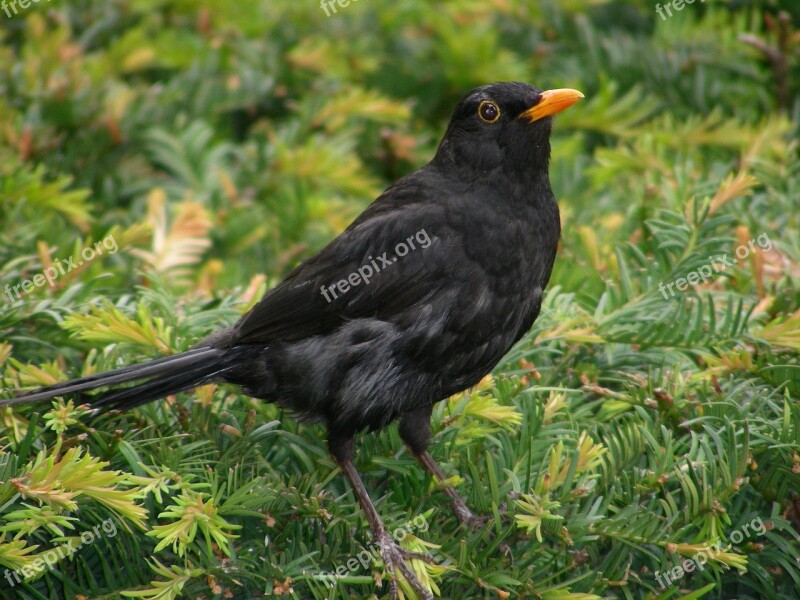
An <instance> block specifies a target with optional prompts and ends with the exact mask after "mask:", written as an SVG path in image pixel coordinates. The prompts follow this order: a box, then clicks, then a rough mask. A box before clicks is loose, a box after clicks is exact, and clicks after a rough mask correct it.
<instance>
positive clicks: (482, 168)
mask: <svg viewBox="0 0 800 600" xmlns="http://www.w3.org/2000/svg"><path fill="white" fill-rule="evenodd" d="M582 97H583V94H581V93H580V92H578V91H576V90H571V89H558V90H550V91H541V90H539V89H536V88H535V87H533V86H531V85H528V84H526V83H496V84H492V85H486V86H483V87H479V88H477V89H474V90H472V91H471V92H469V93H468V94H467V95H466V96H465V97H464V98H463V99H462V100H461V102H459V104H458V106H457V107H456V109H455V111H454V112H453V115H452V118H451V120H450V125H449V127H448V129H447V132H446V133H445V136H444V138H443V139H442V142H441V144H440V145H439V148H438V151H437V152H436V155H435V156H434V158H433V160H431V162H430V163H428V164H427V165H425V166H424V167H422V168H421V169H419V170H418V171H416V172H414V173H412V174H410V175H407V176H406V177H403V178H402V179H400V180H399V181H397V183H395V184H394V185H393V186H391V187H390V188H389V189H387V190H386V191H385V192H384V193H383V194H382V195H381V196H380V197H379V198H378V199H377V200H375V202H373V203H372V204H371V205H370V206H369V207H368V208H367V209H366V210H365V211H364V212H363V213H362V214H361V215H360V216H359V217H358V218H357V219H356V220H355V221H354V222H353V223H352V224H351V225H350V226H349V227H348V228H347V229H346V230H345V231H344V232H343V233H342V234H341V235H340V236H339V237H337V238H336V239H334V240H333V241H332V242H331V243H330V244H328V245H327V246H326V247H325V248H324V249H323V250H322V251H320V252H319V253H318V254H316V255H315V256H313V257H311V258H309V259H308V260H306V261H305V262H303V263H302V264H301V265H300V266H298V267H297V268H296V269H294V270H293V271H292V272H291V273H290V274H289V275H288V276H287V277H286V279H285V280H284V281H282V282H281V283H280V284H279V285H278V286H276V287H275V288H273V289H271V290H269V291H268V292H267V293H266V294H265V295H264V297H263V299H262V300H261V301H260V302H259V303H258V304H256V305H255V306H254V307H253V308H252V309H251V310H250V311H249V312H248V313H247V314H245V315H244V316H243V317H242V318H241V319H240V320H239V321H238V322H237V323H236V324H235V325H233V327H231V328H229V329H226V330H223V331H220V332H218V333H216V334H214V335H212V336H211V337H209V338H207V339H205V340H203V341H201V342H200V343H198V344H197V345H195V346H194V347H193V348H192V349H191V350H189V351H187V352H182V353H180V354H176V355H174V356H168V357H164V358H160V359H157V360H153V361H150V362H147V363H144V364H141V365H134V366H129V367H125V368H122V369H117V370H115V371H110V372H108V373H102V374H98V375H92V376H90V377H83V378H81V379H75V380H72V381H68V382H65V383H61V384H58V385H54V386H51V387H47V388H43V389H40V390H37V391H34V392H32V393H30V394H27V395H23V396H20V397H17V398H14V399H11V400H4V401H0V406H3V405H7V404H17V403H24V402H34V401H40V400H45V399H48V398H52V397H54V396H63V395H65V394H71V393H76V392H85V391H86V390H92V389H95V388H100V387H112V388H114V389H113V390H111V391H109V392H107V393H105V394H104V395H99V396H91V397H86V400H88V401H89V402H90V403H91V405H92V407H93V408H95V409H98V410H100V411H106V410H112V409H121V410H126V409H130V408H133V407H135V406H139V405H142V404H145V403H147V402H151V401H152V400H156V399H158V398H163V397H165V396H168V395H170V394H175V393H177V392H182V391H186V390H190V389H192V388H194V387H197V386H200V385H204V384H208V383H211V382H222V383H232V384H236V385H239V386H241V388H242V389H243V390H244V392H245V393H247V394H249V395H250V396H253V397H255V398H260V399H263V400H266V401H268V402H275V403H277V404H278V405H280V406H281V407H284V408H286V409H289V410H290V411H292V412H293V413H295V414H296V415H297V416H298V417H299V418H301V419H303V420H307V421H321V422H322V423H324V424H325V425H326V427H327V430H328V445H329V448H330V452H331V454H332V455H333V458H334V459H335V460H336V462H337V463H338V464H339V466H340V467H341V469H342V471H343V473H344V475H345V476H346V477H347V479H348V480H349V481H350V484H351V485H352V487H353V490H354V492H355V495H356V497H357V499H358V502H359V504H360V505H361V507H362V508H363V510H364V512H365V513H366V516H367V519H368V520H369V524H370V527H371V529H372V534H373V537H374V539H375V542H376V543H377V544H378V545H379V547H380V549H381V554H382V556H383V558H384V560H385V562H386V565H387V568H389V569H390V571H391V572H392V573H395V571H394V569H399V570H400V572H401V573H402V574H403V575H404V576H405V578H406V579H407V580H408V582H409V583H410V584H411V585H412V587H414V589H415V590H416V591H417V593H419V594H420V596H422V597H424V598H429V597H430V593H429V592H428V591H427V590H425V589H424V588H423V586H422V585H421V584H420V583H419V581H418V579H417V578H416V576H415V575H414V573H413V571H412V570H411V569H410V567H409V566H408V565H407V564H406V562H405V560H404V559H405V558H406V557H408V553H407V552H406V551H404V550H403V549H402V548H400V547H399V546H398V545H397V544H395V542H394V541H393V540H392V538H391V536H390V535H389V533H388V532H387V530H386V527H385V526H384V524H383V522H382V520H381V518H380V516H379V515H378V513H377V511H376V510H375V507H374V506H373V504H372V502H371V500H370V498H369V495H368V494H367V491H366V489H365V487H364V484H363V483H362V481H361V478H360V477H359V474H358V472H357V471H356V469H355V466H354V464H353V455H354V450H355V444H354V436H355V434H356V433H357V432H359V431H362V430H365V429H369V430H375V429H380V428H382V427H385V426H386V425H388V424H389V423H390V422H392V421H394V420H395V419H399V421H400V422H399V431H400V435H401V437H402V439H403V441H404V442H405V444H406V445H407V446H408V448H409V449H410V450H411V452H412V453H413V455H414V456H415V457H416V458H417V460H418V461H419V462H420V464H421V465H422V466H423V467H424V468H425V469H426V470H427V471H429V472H430V473H431V474H432V475H433V476H434V477H436V478H437V479H440V480H441V479H443V478H444V475H443V473H442V471H441V470H440V469H439V467H438V466H437V464H436V463H435V462H434V460H433V458H432V457H431V456H430V454H428V451H427V448H428V442H429V439H430V435H431V433H430V416H431V412H432V410H433V405H434V404H435V403H436V402H439V401H441V400H444V399H445V398H448V397H449V396H451V395H453V394H455V393H457V392H460V391H462V390H464V389H467V388H469V387H471V386H473V385H475V384H476V383H478V381H480V379H481V378H482V377H484V376H485V375H486V374H488V373H489V372H490V371H491V370H492V369H493V368H494V366H495V365H497V363H498V362H499V361H500V359H501V358H502V357H503V355H504V354H505V353H506V352H507V351H508V350H509V349H510V348H511V346H512V345H513V344H514V343H515V342H516V341H517V340H519V339H520V338H521V337H522V336H523V335H524V334H525V332H526V331H528V329H529V328H530V327H531V325H532V324H533V321H534V319H536V317H537V315H538V313H539V308H540V306H541V303H542V293H543V290H544V288H545V286H546V285H547V282H548V280H549V278H550V272H551V270H552V267H553V261H554V260H555V256H556V248H557V245H558V240H559V236H560V231H561V226H560V221H559V213H558V207H557V205H556V202H555V198H554V197H553V192H552V190H551V189H550V181H549V178H548V162H549V159H550V130H551V123H552V118H551V115H553V114H555V113H557V112H559V111H561V110H564V109H565V108H567V107H569V106H571V105H572V104H574V103H575V102H576V101H577V100H578V99H579V98H582ZM367 267H369V268H367ZM129 382H134V383H135V384H136V385H133V386H132V387H122V388H120V387H119V384H123V383H129ZM446 491H447V494H448V495H449V497H450V498H451V502H452V505H453V509H454V511H455V513H456V515H457V516H458V518H459V519H460V520H461V521H462V522H464V521H469V520H470V519H471V518H472V515H471V513H470V511H469V509H468V508H467V507H466V505H465V504H464V502H463V501H462V500H461V498H460V497H459V495H458V494H457V493H456V491H455V490H453V489H447V490H446ZM393 590H394V588H393Z"/></svg>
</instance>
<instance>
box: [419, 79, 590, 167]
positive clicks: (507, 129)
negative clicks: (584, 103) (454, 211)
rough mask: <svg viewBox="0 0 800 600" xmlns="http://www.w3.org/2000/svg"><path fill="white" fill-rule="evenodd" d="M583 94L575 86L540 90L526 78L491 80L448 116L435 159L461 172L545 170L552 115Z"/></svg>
mask: <svg viewBox="0 0 800 600" xmlns="http://www.w3.org/2000/svg"><path fill="white" fill-rule="evenodd" d="M580 98H583V94H581V93H580V92H579V91H577V90H572V89H558V90H549V91H542V90H540V89H537V88H535V87H533V86H532V85H529V84H527V83H519V82H511V83H493V84H491V85H485V86H482V87H479V88H476V89H474V90H472V91H471V92H469V93H468V94H467V95H466V96H464V98H463V99H462V100H461V102H459V103H458V106H456V109H455V110H454V111H453V116H452V117H451V119H450V125H449V127H448V128H447V133H445V136H444V138H443V139H442V142H441V144H440V145H439V150H438V151H437V153H436V158H434V163H435V164H438V165H440V166H447V168H448V169H454V168H455V170H456V172H458V173H459V176H461V177H463V176H465V175H467V176H468V175H472V176H473V177H480V176H482V175H485V174H488V173H490V172H491V171H494V170H496V169H498V168H500V169H501V170H502V171H504V172H517V173H520V174H529V175H536V174H538V173H545V174H546V173H547V166H548V161H549V160H550V129H551V125H552V118H551V117H552V115H554V114H556V113H558V112H561V111H562V110H564V109H565V108H568V107H569V106H572V105H573V104H575V102H577V101H578V100H579V99H580Z"/></svg>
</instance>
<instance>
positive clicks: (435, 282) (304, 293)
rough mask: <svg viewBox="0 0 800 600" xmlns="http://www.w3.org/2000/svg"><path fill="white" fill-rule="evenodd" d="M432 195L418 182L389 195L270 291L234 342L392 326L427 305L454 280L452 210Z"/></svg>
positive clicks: (248, 316) (265, 341)
mask: <svg viewBox="0 0 800 600" xmlns="http://www.w3.org/2000/svg"><path fill="white" fill-rule="evenodd" d="M431 193H432V190H431V188H430V187H429V186H426V185H422V184H421V182H419V180H418V179H416V178H413V177H412V178H406V180H405V181H403V180H401V182H398V184H396V185H395V186H393V187H392V188H390V189H389V190H387V191H386V192H385V193H384V194H383V195H382V196H381V197H380V198H378V200H376V201H375V202H374V203H373V204H372V205H370V207H369V208H368V209H367V210H366V211H365V212H364V213H363V214H362V215H361V216H360V217H359V218H358V219H356V221H354V222H353V223H352V224H351V225H350V227H348V228H347V230H345V231H344V232H343V233H342V234H341V235H340V236H339V237H337V238H336V239H335V240H333V241H332V242H331V243H330V244H329V245H328V246H326V247H325V248H324V249H323V250H321V251H320V252H319V253H318V254H317V255H315V256H313V257H311V258H310V259H308V260H307V261H305V262H304V263H302V264H301V265H300V266H298V267H297V268H296V269H295V270H294V271H292V272H291V273H290V274H289V275H288V276H287V278H286V279H285V280H284V281H283V282H281V283H280V284H279V285H278V286H276V287H275V288H273V289H272V290H270V291H269V292H267V294H266V295H265V296H264V298H263V299H262V300H261V301H259V303H258V304H256V305H255V306H254V307H253V308H252V309H251V310H250V312H248V313H247V314H246V315H244V316H243V317H242V319H241V320H240V321H239V322H238V323H237V324H236V325H235V326H234V334H233V343H234V344H269V343H271V342H274V341H294V340H299V339H303V338H306V337H309V336H312V335H321V334H325V333H329V332H331V331H333V330H334V329H336V328H338V327H339V326H340V325H341V324H342V323H344V322H346V321H349V320H352V319H358V318H364V317H374V318H379V319H387V320H391V319H392V318H394V317H397V316H398V315H399V314H400V313H403V312H405V311H408V310H414V308H415V307H416V306H419V305H421V304H423V303H424V302H425V301H426V299H428V298H429V297H430V295H431V294H433V293H434V292H435V290H436V289H438V288H439V287H440V286H442V285H445V284H446V282H447V281H448V280H449V279H450V278H451V277H452V275H451V274H450V272H449V269H448V260H451V259H452V253H451V252H450V250H451V248H450V249H449V248H448V245H449V244H452V242H453V240H452V239H450V238H452V237H453V236H452V232H451V231H450V230H449V229H448V226H447V219H446V215H445V212H446V209H445V203H443V202H436V201H432V200H431V198H430V194H431ZM400 244H404V246H405V248H399V245H400ZM412 244H413V246H414V248H413V249H412V248H411V245H412ZM398 248H399V250H400V252H403V253H405V255H404V256H399V255H398ZM406 249H407V253H406V252H405V250H406ZM340 282H344V283H343V284H342V285H338V284H339V283H340ZM354 282H355V283H354ZM337 286H338V287H337ZM323 288H324V289H325V290H326V293H323ZM331 288H332V289H331ZM343 288H346V291H344V292H343V291H342V289H343Z"/></svg>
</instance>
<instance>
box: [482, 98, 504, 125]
mask: <svg viewBox="0 0 800 600" xmlns="http://www.w3.org/2000/svg"><path fill="white" fill-rule="evenodd" d="M478 116H479V117H480V119H481V121H483V122H484V123H495V122H496V121H497V119H499V118H500V108H499V107H498V106H497V104H495V103H494V102H491V101H489V100H484V101H483V102H481V103H480V105H479V106H478Z"/></svg>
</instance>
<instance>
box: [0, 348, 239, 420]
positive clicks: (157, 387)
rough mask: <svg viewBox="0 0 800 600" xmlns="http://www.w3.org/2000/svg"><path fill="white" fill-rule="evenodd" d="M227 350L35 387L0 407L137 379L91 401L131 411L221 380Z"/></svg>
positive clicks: (200, 351)
mask: <svg viewBox="0 0 800 600" xmlns="http://www.w3.org/2000/svg"><path fill="white" fill-rule="evenodd" d="M225 355H226V352H225V351H224V350H219V349H217V348H212V347H210V346H205V347H202V348H195V349H192V350H189V351H187V352H181V353H180V354H175V355H173V356H165V357H164V358H159V359H156V360H151V361H150V362H146V363H143V364H141V365H131V366H129V367H123V368H122V369H116V370H114V371H108V372H107V373H99V374H97V375H90V376H88V377H81V378H80V379H73V380H72V381H65V382H64V383H59V384H57V385H52V386H49V387H46V388H41V389H38V390H35V391H33V392H31V393H28V394H24V395H22V396H18V397H16V398H12V399H9V400H0V407H3V406H9V405H14V404H24V403H29V402H40V401H42V400H48V399H49V398H54V397H55V396H63V395H66V394H73V393H77V392H81V393H82V392H86V391H88V390H93V389H96V388H102V387H116V386H118V385H119V384H123V383H131V382H136V385H133V386H130V387H125V388H121V389H116V390H111V391H109V392H108V393H106V394H104V395H100V396H96V397H91V398H83V394H81V396H82V400H83V401H88V402H89V403H90V404H91V406H92V408H93V409H98V410H99V411H101V412H105V411H107V410H114V409H117V410H128V409H130V408H134V407H136V406H141V405H142V404H146V403H148V402H152V401H153V400H157V399H158V398H163V397H165V396H169V395H171V394H176V393H178V392H183V391H186V390H190V389H192V388H195V387H197V386H199V385H204V384H206V383H211V382H212V381H219V380H220V379H221V377H220V374H221V373H222V372H223V371H225V370H226V368H228V367H229V365H228V364H227V361H226V360H225Z"/></svg>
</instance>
